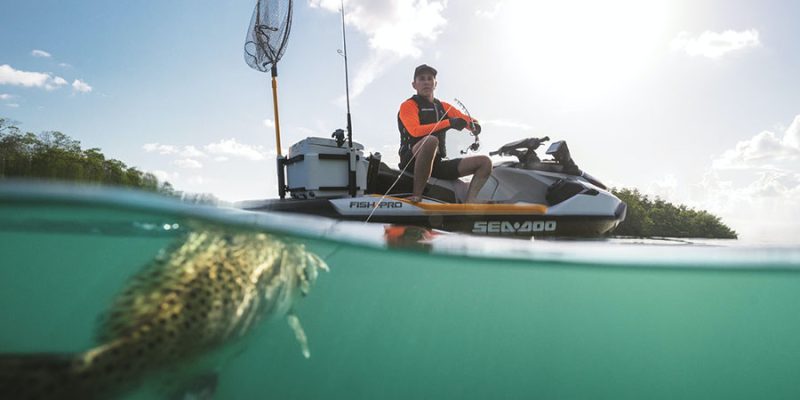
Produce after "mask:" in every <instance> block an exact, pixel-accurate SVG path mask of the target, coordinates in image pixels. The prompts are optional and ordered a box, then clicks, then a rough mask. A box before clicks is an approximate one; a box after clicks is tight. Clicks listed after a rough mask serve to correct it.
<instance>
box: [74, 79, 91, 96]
mask: <svg viewBox="0 0 800 400" xmlns="http://www.w3.org/2000/svg"><path fill="white" fill-rule="evenodd" d="M72 90H74V91H76V92H81V93H89V92H91V91H92V87H91V86H89V84H88V83H86V82H84V81H82V80H80V79H75V80H74V81H72Z"/></svg>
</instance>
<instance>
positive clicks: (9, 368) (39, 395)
mask: <svg viewBox="0 0 800 400" xmlns="http://www.w3.org/2000/svg"><path fill="white" fill-rule="evenodd" d="M75 365H76V357H75V356H74V355H71V354H48V353H42V354H0V398H1V399H66V398H80V397H84V396H83V394H82V393H80V391H79V388H80V383H79V381H78V380H77V379H76V378H77V376H76V374H75ZM85 397H92V396H85Z"/></svg>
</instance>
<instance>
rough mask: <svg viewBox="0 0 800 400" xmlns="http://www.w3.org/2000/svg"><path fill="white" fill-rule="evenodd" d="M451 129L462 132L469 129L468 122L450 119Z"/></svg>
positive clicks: (461, 119)
mask: <svg viewBox="0 0 800 400" xmlns="http://www.w3.org/2000/svg"><path fill="white" fill-rule="evenodd" d="M450 127H451V128H453V129H458V130H459V131H460V130H462V129H464V128H466V127H467V121H465V120H464V119H463V118H450Z"/></svg>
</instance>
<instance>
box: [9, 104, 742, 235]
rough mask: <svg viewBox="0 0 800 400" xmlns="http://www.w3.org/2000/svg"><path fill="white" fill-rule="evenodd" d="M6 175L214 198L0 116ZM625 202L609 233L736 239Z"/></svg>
mask: <svg viewBox="0 0 800 400" xmlns="http://www.w3.org/2000/svg"><path fill="white" fill-rule="evenodd" d="M6 178H28V179H49V180H61V181H71V182H81V183H94V184H100V185H113V186H126V187H132V188H137V189H140V190H144V191H148V192H154V193H160V194H163V195H166V196H174V197H179V198H181V200H184V201H188V202H192V203H204V204H215V203H217V202H218V200H217V199H216V198H215V197H214V196H213V195H211V194H208V193H203V194H193V193H185V192H182V191H177V190H175V188H173V186H172V184H170V183H169V182H160V181H159V180H158V178H157V177H156V176H155V175H153V174H152V173H149V172H143V171H140V170H139V169H137V168H136V167H129V166H127V165H126V164H125V163H124V162H122V161H119V160H116V159H113V158H106V156H105V155H103V153H102V152H101V151H100V149H99V148H96V147H93V148H90V149H85V150H84V149H82V148H81V143H80V142H79V141H77V140H75V139H72V138H71V137H69V136H67V135H66V134H64V133H62V132H58V131H46V132H42V133H40V134H38V135H37V134H34V133H32V132H22V131H21V130H20V129H19V127H17V123H16V122H14V121H12V120H9V119H8V118H0V181H2V180H3V179H6ZM611 192H612V193H614V195H616V196H617V197H619V198H620V199H621V200H622V201H624V202H625V203H627V204H628V214H627V217H626V218H625V221H623V222H622V223H621V224H620V225H619V226H618V227H617V228H616V229H615V230H614V231H613V232H612V235H619V236H636V237H655V236H658V237H675V238H707V239H736V238H737V234H736V232H735V231H733V230H732V229H731V228H729V227H728V226H726V225H725V224H724V223H723V222H722V221H721V220H720V218H719V217H717V216H715V215H713V214H711V213H709V212H707V211H704V210H695V209H692V208H689V207H686V206H685V205H674V204H672V203H669V202H667V201H664V200H662V199H660V198H658V197H656V198H653V199H651V198H650V197H648V196H647V195H644V194H642V193H640V192H639V191H638V190H637V189H628V188H619V189H617V188H613V189H611Z"/></svg>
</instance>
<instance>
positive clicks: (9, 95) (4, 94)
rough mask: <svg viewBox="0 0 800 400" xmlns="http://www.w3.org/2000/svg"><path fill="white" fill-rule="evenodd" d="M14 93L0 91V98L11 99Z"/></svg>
mask: <svg viewBox="0 0 800 400" xmlns="http://www.w3.org/2000/svg"><path fill="white" fill-rule="evenodd" d="M13 97H14V95H11V94H8V93H0V100H11V99H12V98H13Z"/></svg>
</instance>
